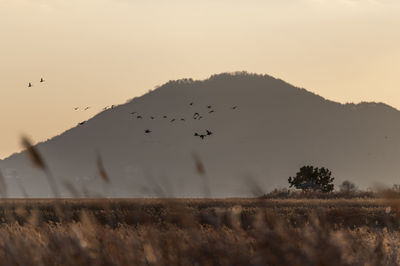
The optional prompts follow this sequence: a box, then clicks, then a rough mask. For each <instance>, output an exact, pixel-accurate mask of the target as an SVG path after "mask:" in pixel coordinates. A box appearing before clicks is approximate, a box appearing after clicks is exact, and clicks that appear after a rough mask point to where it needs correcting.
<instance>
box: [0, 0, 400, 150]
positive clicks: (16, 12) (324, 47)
mask: <svg viewBox="0 0 400 266" xmlns="http://www.w3.org/2000/svg"><path fill="white" fill-rule="evenodd" d="M237 70H246V71H249V72H257V73H262V74H270V75H272V76H275V77H278V78H281V79H284V80H286V81H288V82H289V83H291V84H294V85H296V86H300V87H304V88H307V89H308V90H311V91H313V92H316V93H317V94H320V95H322V96H324V97H325V98H328V99H331V100H335V101H340V102H359V101H382V102H385V103H388V104H390V105H392V106H394V107H396V108H399V109H400V90H399V84H400V73H399V72H400V1H398V0H263V1H262V0H243V1H242V0H201V1H191V0H179V1H178V0H169V1H163V0H160V1H153V0H146V1H136V0H0V122H1V124H2V126H1V129H2V130H1V138H0V157H5V156H7V155H9V154H11V153H12V152H15V151H18V150H20V145H19V138H20V136H21V134H27V135H29V136H31V137H32V138H33V139H34V140H36V141H40V140H45V139H47V138H50V137H52V136H54V135H56V134H59V133H61V132H63V131H64V130H66V129H68V128H70V127H72V126H75V125H76V124H77V123H78V122H80V121H82V120H86V119H88V118H89V117H90V116H92V115H94V114H95V113H97V112H98V111H99V110H100V109H102V108H103V107H104V106H107V105H111V104H118V103H123V102H125V101H126V100H127V99H130V98H133V97H135V96H139V95H141V94H143V93H145V92H147V91H148V90H149V89H153V88H154V87H155V86H156V85H160V84H163V83H164V82H166V81H168V80H171V79H179V78H185V77H191V78H195V79H203V78H207V77H208V76H210V75H211V74H214V73H220V72H230V71H237ZM42 76H43V77H44V78H45V79H46V82H45V83H43V84H40V83H39V82H38V81H39V79H40V78H41V77H42ZM30 81H31V82H32V83H33V85H34V86H33V87H32V88H28V87H27V84H28V82H30ZM78 106H79V107H80V108H84V107H86V106H91V109H89V110H87V111H74V110H73V108H74V107H78Z"/></svg>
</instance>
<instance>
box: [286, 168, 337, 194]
mask: <svg viewBox="0 0 400 266" xmlns="http://www.w3.org/2000/svg"><path fill="white" fill-rule="evenodd" d="M331 176H332V172H331V171H329V169H327V168H324V167H322V168H318V167H314V166H311V165H307V166H303V167H301V168H300V171H299V172H297V173H296V176H295V177H289V180H288V181H289V184H290V186H289V187H295V188H297V189H302V190H303V191H306V190H313V191H321V192H331V191H332V190H333V180H334V178H333V177H331Z"/></svg>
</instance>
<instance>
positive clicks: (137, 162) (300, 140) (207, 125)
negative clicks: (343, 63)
mask: <svg viewBox="0 0 400 266" xmlns="http://www.w3.org/2000/svg"><path fill="white" fill-rule="evenodd" d="M188 103H193V104H191V105H189V104H188ZM209 106H212V110H214V111H215V112H214V113H211V114H210V113H209V111H210V109H209V108H208V107H209ZM237 106H239V108H236V107H237ZM233 107H235V108H233ZM132 110H135V111H136V112H138V113H139V114H141V116H142V117H143V118H142V119H136V117H135V116H132V115H131V113H132ZM194 114H198V115H197V116H201V117H202V119H201V120H200V119H186V120H185V121H181V122H180V123H170V120H169V119H159V118H162V117H165V116H167V117H171V118H174V117H193V115H194ZM151 116H154V117H156V118H157V119H150V117H151ZM148 129H151V134H144V132H145V130H148ZM206 130H209V131H210V132H212V133H213V134H212V135H207V136H205V138H203V139H202V138H199V137H198V136H195V135H196V134H194V132H207V131H206ZM200 134H201V133H200ZM36 147H37V150H38V151H39V152H40V154H41V155H42V157H43V159H44V160H45V161H46V164H47V166H48V167H49V169H50V172H51V173H52V175H53V176H54V178H55V179H56V182H57V184H58V185H59V187H60V190H61V193H62V195H63V196H71V194H70V193H69V191H68V190H67V189H66V188H65V187H66V186H65V185H64V184H66V183H68V184H69V185H73V186H74V187H75V188H76V189H77V190H78V191H80V193H81V196H83V195H91V196H98V195H101V196H109V197H142V196H150V197H153V196H161V197H170V196H175V197H203V196H212V197H236V196H252V192H251V191H252V187H251V186H254V185H257V186H258V187H259V189H260V190H262V191H266V192H267V191H270V190H272V189H274V188H277V187H287V185H288V183H287V179H288V177H289V176H293V175H295V173H296V172H297V171H298V169H299V168H300V167H301V166H303V165H306V164H311V165H315V166H318V167H327V168H329V169H330V170H331V171H332V172H333V176H334V177H335V183H336V184H338V183H340V182H341V181H343V180H351V181H352V182H355V183H356V184H357V185H358V186H359V187H361V188H367V187H370V186H373V185H374V184H375V183H376V182H379V183H382V184H387V185H392V184H394V183H399V182H400V180H399V179H398V177H399V176H400V166H399V164H398V160H399V158H400V112H399V111H398V110H396V109H394V108H392V107H390V106H388V105H386V104H383V103H366V102H364V103H360V104H352V103H351V104H340V103H337V102H333V101H329V100H326V99H324V98H322V97H320V96H318V95H316V94H314V93H311V92H309V91H307V90H305V89H301V88H297V87H294V86H292V85H290V84H288V83H286V82H284V81H282V80H280V79H276V78H273V77H271V76H268V75H256V74H248V73H245V72H238V73H223V74H218V75H214V76H211V77H210V78H209V79H206V80H203V81H193V80H191V79H182V80H177V81H170V82H167V83H166V84H164V85H163V86H161V87H159V88H157V89H155V90H153V91H151V92H149V93H147V94H145V95H143V96H141V97H137V98H134V99H133V100H131V101H130V102H128V103H126V104H122V105H119V106H115V107H114V108H112V109H107V110H104V111H102V112H101V113H99V114H97V115H96V116H95V117H93V118H92V119H90V120H88V121H87V122H86V123H85V124H82V125H80V126H77V127H74V128H72V129H70V130H68V131H66V132H64V133H63V134H61V135H59V136H56V137H54V138H52V139H50V140H48V141H46V142H43V143H39V144H37V145H36ZM98 155H101V157H102V162H103V166H104V170H105V171H106V172H107V174H108V176H109V177H110V182H109V183H107V184H106V183H105V182H103V180H102V178H101V176H100V174H99V170H98V169H97V164H96V158H97V156H98ZM193 156H196V158H199V159H200V160H201V163H202V164H203V166H204V173H203V172H202V173H201V174H200V173H198V172H197V171H196V163H195V162H194V160H193ZM27 157H28V156H27V155H26V154H24V153H17V154H14V155H12V156H10V157H8V158H6V159H4V160H2V161H0V169H1V171H2V172H3V175H4V176H5V178H6V182H7V184H8V189H9V193H8V194H9V195H10V196H11V197H19V196H22V192H21V186H23V187H24V188H25V190H26V192H27V193H28V194H29V195H30V196H32V197H47V196H51V191H50V188H49V185H48V184H47V183H46V178H45V176H44V174H43V173H42V172H41V171H40V170H39V169H35V168H34V167H33V166H31V164H30V162H29V161H28V159H27Z"/></svg>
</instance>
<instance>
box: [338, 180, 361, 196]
mask: <svg viewBox="0 0 400 266" xmlns="http://www.w3.org/2000/svg"><path fill="white" fill-rule="evenodd" d="M339 188H340V192H344V193H352V192H355V191H356V190H357V188H356V185H355V184H354V183H352V182H350V181H348V180H345V181H343V182H342V184H341V185H339Z"/></svg>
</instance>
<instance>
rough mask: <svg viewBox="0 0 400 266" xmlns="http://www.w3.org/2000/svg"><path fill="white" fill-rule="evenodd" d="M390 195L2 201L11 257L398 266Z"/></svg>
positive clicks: (6, 260) (6, 252)
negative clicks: (357, 197) (381, 197)
mask: <svg viewBox="0 0 400 266" xmlns="http://www.w3.org/2000/svg"><path fill="white" fill-rule="evenodd" d="M399 206H400V200H396V199H393V200H388V199H329V200H323V199H284V200H274V199H223V200H212V199H208V200H203V199H180V200H178V199H174V200H172V199H147V200H145V199H136V200H132V199H129V200H128V199H126V200H125V199H121V200H107V199H87V200H82V199H81V200H63V199H59V200H3V201H2V204H1V207H0V217H1V218H0V219H1V221H0V222H1V224H0V259H1V264H4V265H393V264H399V262H400V258H399V255H398V252H397V251H398V249H399V247H400V241H399V240H398V239H399V236H400V233H399V231H398V229H399V226H400V219H399V217H398V214H397V210H398V207H399Z"/></svg>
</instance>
